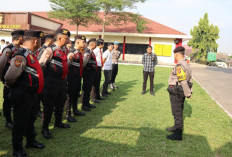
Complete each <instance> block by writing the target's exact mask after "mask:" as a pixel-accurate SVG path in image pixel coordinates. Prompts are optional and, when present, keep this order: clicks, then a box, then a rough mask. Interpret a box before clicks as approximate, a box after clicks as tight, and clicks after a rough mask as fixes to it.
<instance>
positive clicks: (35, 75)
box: [4, 31, 45, 156]
mask: <svg viewBox="0 0 232 157" xmlns="http://www.w3.org/2000/svg"><path fill="white" fill-rule="evenodd" d="M42 36H43V32H41V31H27V32H26V33H25V37H24V40H25V41H24V43H23V49H20V50H19V51H18V52H16V53H15V54H14V56H13V58H12V59H11V62H10V67H9V69H8V71H7V72H6V75H5V77H4V78H5V82H6V85H7V86H9V87H10V88H11V96H10V100H11V103H12V104H13V105H14V117H13V124H14V125H13V126H14V127H13V130H12V144H13V155H14V156H27V155H26V153H25V151H24V149H23V146H22V141H23V136H24V135H25V136H26V139H27V144H26V147H27V148H29V147H31V148H40V149H41V148H44V147H45V146H44V145H43V144H41V143H39V142H37V141H36V140H35V136H36V133H35V128H34V122H35V119H36V114H35V111H36V108H35V107H36V106H35V101H34V100H35V97H36V96H37V95H38V94H40V93H41V92H42V90H43V87H44V77H43V71H42V69H41V67H40V64H39V62H38V60H37V58H36V57H35V51H36V50H38V48H39V46H40V44H41V37H42Z"/></svg>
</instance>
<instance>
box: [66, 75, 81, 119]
mask: <svg viewBox="0 0 232 157" xmlns="http://www.w3.org/2000/svg"><path fill="white" fill-rule="evenodd" d="M81 79H82V78H81V76H80V75H74V74H70V73H69V74H68V78H67V90H68V96H69V103H68V104H67V105H68V106H66V112H67V114H68V115H71V108H72V109H73V111H77V102H78V97H79V96H80V91H81Z"/></svg>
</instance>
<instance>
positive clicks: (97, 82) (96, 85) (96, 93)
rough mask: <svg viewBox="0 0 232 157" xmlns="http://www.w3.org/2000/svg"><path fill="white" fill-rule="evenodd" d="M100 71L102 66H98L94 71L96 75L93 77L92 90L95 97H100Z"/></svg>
mask: <svg viewBox="0 0 232 157" xmlns="http://www.w3.org/2000/svg"><path fill="white" fill-rule="evenodd" d="M101 73H102V67H98V70H97V72H96V76H95V79H94V84H93V89H94V90H93V92H94V96H95V99H99V98H100V84H101Z"/></svg>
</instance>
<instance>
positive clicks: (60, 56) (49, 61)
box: [39, 29, 73, 139]
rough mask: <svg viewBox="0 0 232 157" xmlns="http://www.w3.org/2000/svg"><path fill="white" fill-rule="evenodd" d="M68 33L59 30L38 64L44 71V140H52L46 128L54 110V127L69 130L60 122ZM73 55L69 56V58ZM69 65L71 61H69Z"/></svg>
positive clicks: (63, 95) (63, 98) (64, 95)
mask: <svg viewBox="0 0 232 157" xmlns="http://www.w3.org/2000/svg"><path fill="white" fill-rule="evenodd" d="M69 37H70V32H69V31H68V30H66V29H59V30H58V31H57V33H56V41H55V43H54V44H53V45H52V46H50V47H48V48H47V49H46V50H45V51H44V52H43V54H42V56H41V58H40V60H39V62H40V65H41V67H42V69H43V71H44V75H45V76H44V77H45V81H44V90H43V93H42V101H43V105H44V109H43V113H44V120H43V126H42V134H43V136H44V137H45V138H47V139H50V138H52V134H51V133H50V131H49V129H48V126H49V123H50V121H51V118H52V113H53V110H54V109H55V127H59V128H64V129H65V128H70V125H68V124H65V123H63V122H62V116H63V108H64V105H65V101H66V99H67V97H66V78H67V74H68V57H67V55H68V49H67V48H66V47H65V45H66V44H67V42H68V41H69ZM71 57H73V55H70V58H71ZM70 63H71V61H70Z"/></svg>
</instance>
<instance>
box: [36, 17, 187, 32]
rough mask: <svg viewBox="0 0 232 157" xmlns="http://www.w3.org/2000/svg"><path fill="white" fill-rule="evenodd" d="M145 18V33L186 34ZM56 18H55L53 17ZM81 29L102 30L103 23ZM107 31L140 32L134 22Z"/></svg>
mask: <svg viewBox="0 0 232 157" xmlns="http://www.w3.org/2000/svg"><path fill="white" fill-rule="evenodd" d="M32 13H33V14H36V15H39V16H42V17H45V18H48V14H47V13H48V12H32ZM99 16H100V17H102V16H103V12H99ZM142 18H143V19H145V20H146V21H147V22H148V23H147V28H146V29H145V30H144V32H143V34H171V35H185V34H184V33H182V32H179V31H177V30H175V29H172V28H170V27H167V26H165V25H162V24H160V23H157V22H155V21H152V20H150V19H147V18H145V17H142ZM53 20H54V19H53ZM55 21H58V22H61V23H63V28H65V29H68V30H70V31H76V26H75V25H70V24H69V23H68V22H65V21H60V20H55ZM79 31H82V32H102V25H98V24H90V25H89V27H84V26H80V27H79ZM105 32H113V33H138V32H137V31H136V25H135V24H134V23H127V24H126V25H121V26H118V27H117V26H114V25H109V26H106V29H105Z"/></svg>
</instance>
